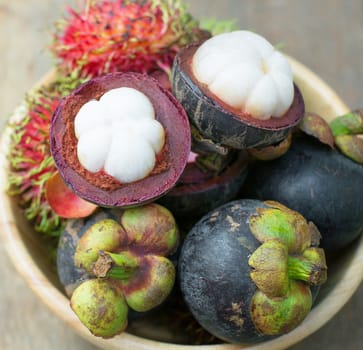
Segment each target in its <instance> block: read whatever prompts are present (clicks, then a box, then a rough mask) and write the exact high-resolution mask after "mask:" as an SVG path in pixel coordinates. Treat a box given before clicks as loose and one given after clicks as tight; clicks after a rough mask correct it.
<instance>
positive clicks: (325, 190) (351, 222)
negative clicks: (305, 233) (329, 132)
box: [241, 135, 363, 255]
mask: <svg viewBox="0 0 363 350" xmlns="http://www.w3.org/2000/svg"><path fill="white" fill-rule="evenodd" d="M362 183H363V166H362V165H361V164H358V163H356V162H354V161H353V160H351V159H349V158H348V157H346V156H344V155H343V154H342V153H341V152H339V151H338V150H337V149H332V148H331V147H330V146H328V145H325V144H323V143H321V142H319V141H318V140H317V139H315V138H313V137H310V136H306V135H300V136H296V137H294V139H293V142H292V145H291V147H290V149H289V150H288V151H287V152H286V153H285V154H284V155H283V156H282V157H280V158H278V159H275V160H272V161H268V162H256V163H255V164H254V166H253V167H251V169H250V171H249V174H248V176H247V179H246V182H245V185H244V186H243V189H242V194H241V196H242V197H249V198H250V197H253V198H257V199H261V200H263V199H266V198H268V199H271V200H275V201H278V202H281V203H282V204H284V205H286V206H288V207H290V208H291V209H293V210H296V211H298V212H299V213H301V214H302V215H303V216H305V218H306V219H307V220H311V221H313V222H314V223H315V225H316V226H317V227H318V229H319V231H320V233H321V235H322V240H321V247H322V248H324V250H325V251H326V253H327V254H329V255H335V254H337V253H339V251H341V250H342V249H343V248H344V247H346V246H348V245H349V244H351V243H352V242H353V241H354V240H356V239H357V238H358V237H359V236H360V235H361V234H362V233H363V211H362V208H363V187H362Z"/></svg>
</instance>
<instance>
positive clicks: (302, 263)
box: [287, 247, 327, 286]
mask: <svg viewBox="0 0 363 350" xmlns="http://www.w3.org/2000/svg"><path fill="white" fill-rule="evenodd" d="M287 269H288V274H289V278H291V279H294V280H301V281H304V282H307V283H308V284H309V285H311V286H318V285H321V284H323V283H324V282H325V281H326V278H327V266H326V262H325V256H324V252H323V251H322V249H320V248H314V247H312V248H308V249H307V250H306V251H305V252H304V254H303V256H291V255H290V256H289V257H288V260H287Z"/></svg>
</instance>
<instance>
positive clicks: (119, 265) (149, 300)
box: [72, 204, 179, 337]
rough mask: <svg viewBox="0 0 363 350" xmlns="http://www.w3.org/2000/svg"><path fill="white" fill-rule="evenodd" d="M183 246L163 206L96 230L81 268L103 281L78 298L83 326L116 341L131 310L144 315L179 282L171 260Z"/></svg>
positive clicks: (79, 258)
mask: <svg viewBox="0 0 363 350" xmlns="http://www.w3.org/2000/svg"><path fill="white" fill-rule="evenodd" d="M178 242H179V235H178V229H177V227H176V223H175V220H174V218H173V216H172V214H171V213H170V212H169V211H168V210H167V209H165V208H164V207H162V206H160V205H157V204H149V205H145V206H142V207H138V208H132V209H126V210H125V211H123V212H122V214H121V216H120V218H119V222H117V221H116V220H113V219H105V220H100V221H98V222H96V223H95V224H93V225H92V226H90V227H89V228H88V229H87V231H86V232H85V233H84V235H83V236H82V237H81V238H80V240H79V242H78V245H77V248H76V253H75V263H76V265H77V266H79V267H81V268H84V269H86V270H87V272H88V273H89V274H91V275H93V276H94V277H95V279H94V280H92V281H98V282H88V281H87V282H84V283H82V284H81V285H80V286H79V287H78V288H77V289H76V290H75V292H74V295H73V296H72V309H73V310H74V312H75V313H76V314H77V316H78V317H79V319H80V320H81V321H82V322H83V324H84V325H85V326H86V327H88V328H89V329H90V331H91V332H92V333H93V334H95V335H99V336H101V337H111V336H113V335H116V334H118V333H120V332H121V331H123V329H124V328H125V327H126V324H127V317H126V316H125V315H127V310H128V308H129V307H130V308H132V309H133V310H135V311H139V312H144V311H148V310H150V309H152V308H154V307H156V306H158V305H160V304H161V303H162V302H163V301H164V300H165V299H166V298H167V296H168V295H169V294H170V292H171V290H172V288H173V286H174V282H175V267H174V265H173V263H172V262H171V261H170V260H169V259H167V258H166V257H165V255H168V254H170V253H172V252H174V251H175V250H176V248H177V244H178ZM118 298H119V299H118ZM91 299H92V300H91ZM112 303H114V304H115V307H118V309H121V304H122V305H125V308H126V314H125V313H121V312H119V313H117V315H116V316H115V314H114V313H112V310H111V309H112V307H110V305H112ZM118 309H117V310H118ZM97 310H98V311H99V312H97ZM117 310H115V311H117ZM111 314H112V315H111ZM97 315H98V316H97ZM111 316H112V317H111ZM114 316H115V317H114ZM125 317H126V323H125V321H124V320H123V318H125ZM107 325H109V328H107V327H108V326H107Z"/></svg>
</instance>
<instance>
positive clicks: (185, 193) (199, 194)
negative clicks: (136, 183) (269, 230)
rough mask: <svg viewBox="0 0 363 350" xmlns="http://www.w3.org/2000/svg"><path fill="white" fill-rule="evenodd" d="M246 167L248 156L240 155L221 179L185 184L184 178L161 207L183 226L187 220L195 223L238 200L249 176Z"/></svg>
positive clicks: (209, 178) (215, 178)
mask: <svg viewBox="0 0 363 350" xmlns="http://www.w3.org/2000/svg"><path fill="white" fill-rule="evenodd" d="M247 163H248V160H247V156H246V154H245V153H244V152H240V153H239V155H238V156H237V158H236V159H234V161H233V162H232V164H231V165H229V166H228V167H227V169H225V170H224V171H223V172H222V173H221V174H219V175H213V176H211V177H208V178H206V179H196V181H195V182H188V183H185V182H183V176H181V181H179V183H177V185H176V186H175V187H174V188H173V189H172V190H171V191H169V192H168V193H167V194H166V195H164V196H163V197H161V198H160V199H159V203H160V204H162V205H164V206H165V207H166V208H168V209H169V210H170V211H171V212H172V213H173V214H174V216H175V217H176V218H177V219H180V223H181V224H183V223H184V224H185V222H186V220H187V221H188V223H191V222H193V223H194V222H196V221H197V220H199V219H200V218H201V217H202V216H203V215H205V214H206V213H208V212H209V211H211V210H212V209H214V208H216V207H218V206H220V205H222V204H224V203H227V202H229V201H231V200H233V199H235V198H236V197H237V195H238V193H239V191H240V188H241V186H242V185H243V182H244V181H245V179H246V176H247V165H248V164H247ZM187 167H188V165H187ZM179 226H180V224H179ZM182 226H183V225H182Z"/></svg>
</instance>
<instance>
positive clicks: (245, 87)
mask: <svg viewBox="0 0 363 350" xmlns="http://www.w3.org/2000/svg"><path fill="white" fill-rule="evenodd" d="M192 72H193V75H194V76H195V78H196V79H197V80H198V81H199V82H200V83H202V84H205V85H206V86H207V87H208V89H209V91H210V92H211V93H213V94H214V95H215V96H217V97H218V98H219V99H220V100H221V101H223V102H224V103H226V104H227V105H228V106H230V107H232V108H235V109H238V110H239V111H241V112H246V113H248V114H250V115H251V116H252V117H254V118H257V119H262V120H266V119H269V118H271V117H276V118H277V117H282V116H283V115H284V114H285V113H286V111H287V110H288V109H289V107H290V105H291V104H292V101H293V98H294V84H293V76H292V70H291V67H290V64H289V62H288V61H287V59H286V58H285V57H284V56H283V55H282V54H281V53H280V52H278V51H277V50H276V49H275V48H274V47H273V46H272V45H271V44H270V43H269V42H268V41H267V40H266V39H265V38H263V37H262V36H260V35H258V34H255V33H252V32H249V31H243V30H241V31H234V32H230V33H224V34H220V35H216V36H214V37H213V38H211V39H208V40H207V41H205V42H204V43H203V44H202V45H201V46H200V47H199V48H198V49H197V50H196V52H195V54H194V56H193V60H192Z"/></svg>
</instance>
